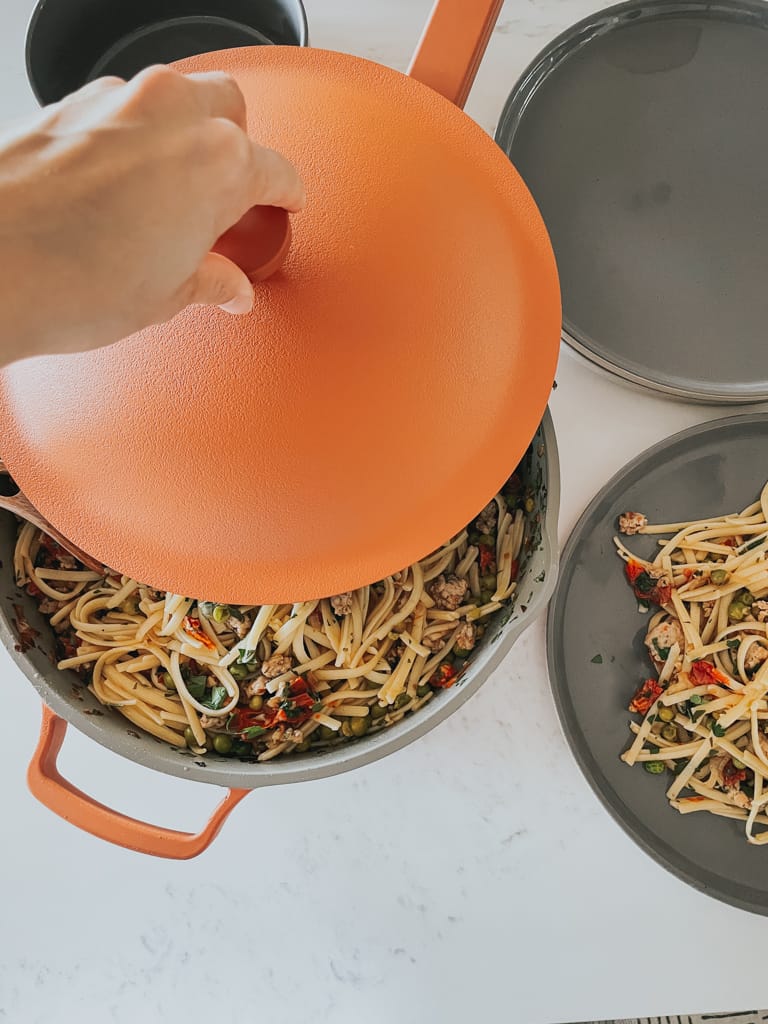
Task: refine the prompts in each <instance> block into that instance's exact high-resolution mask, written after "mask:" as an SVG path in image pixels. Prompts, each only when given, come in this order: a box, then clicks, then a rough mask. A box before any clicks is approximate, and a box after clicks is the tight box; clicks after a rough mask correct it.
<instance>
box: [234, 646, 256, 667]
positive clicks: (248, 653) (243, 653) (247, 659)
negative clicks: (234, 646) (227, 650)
mask: <svg viewBox="0 0 768 1024" xmlns="http://www.w3.org/2000/svg"><path fill="white" fill-rule="evenodd" d="M255 658H256V651H252V650H249V649H248V648H247V647H242V648H241V649H240V652H239V654H238V655H237V660H238V661H239V662H240V664H241V665H249V664H250V663H251V662H252V661H253V660H254V659H255Z"/></svg>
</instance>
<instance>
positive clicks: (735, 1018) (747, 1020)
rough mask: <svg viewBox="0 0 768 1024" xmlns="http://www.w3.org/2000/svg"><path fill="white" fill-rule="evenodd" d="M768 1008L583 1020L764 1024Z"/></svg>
mask: <svg viewBox="0 0 768 1024" xmlns="http://www.w3.org/2000/svg"><path fill="white" fill-rule="evenodd" d="M766 1021H768V1010H743V1011H742V1012H741V1013H701V1014H699V1013H693V1014H690V1015H688V1014H683V1016H682V1017H632V1018H631V1019H628V1020H605V1021H584V1024H765V1022H766Z"/></svg>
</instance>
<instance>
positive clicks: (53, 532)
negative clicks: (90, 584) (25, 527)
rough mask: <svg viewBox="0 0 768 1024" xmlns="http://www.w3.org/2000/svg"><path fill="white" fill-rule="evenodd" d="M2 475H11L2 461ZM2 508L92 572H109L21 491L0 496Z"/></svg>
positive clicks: (0, 466) (0, 467)
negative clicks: (23, 520)
mask: <svg viewBox="0 0 768 1024" xmlns="http://www.w3.org/2000/svg"><path fill="white" fill-rule="evenodd" d="M0 474H3V475H5V476H10V473H9V472H8V470H7V469H6V468H5V463H3V462H2V460H0ZM0 508H4V509H5V510H6V511H8V512H13V514H14V515H17V516H19V518H21V519H26V520H27V522H28V523H32V525H33V526H36V527H37V528H38V529H39V530H42V531H43V532H44V533H47V534H48V536H49V537H53V539H54V540H55V541H56V542H57V543H58V544H60V545H61V547H63V548H64V550H65V551H68V552H69V553H70V555H72V556H73V557H74V558H76V559H77V560H78V561H79V562H82V563H83V565H84V566H86V568H88V569H90V570H91V571H92V572H98V573H101V574H103V573H106V571H107V570H106V569H105V567H104V566H103V565H102V564H101V562H98V561H97V560H96V559H95V558H92V557H91V556H90V555H89V554H87V553H86V552H85V551H83V550H81V548H79V547H77V545H76V544H73V543H72V541H70V540H67V538H66V537H64V536H63V535H62V534H61V533H59V531H58V530H57V529H56V527H55V526H51V524H50V523H49V522H48V520H47V519H45V518H43V516H41V515H40V513H39V512H38V511H37V509H36V508H35V506H34V505H33V504H32V502H31V501H30V500H29V498H27V496H26V495H25V494H22V493H21V491H19V492H18V494H14V495H12V496H10V497H8V496H7V495H5V494H0Z"/></svg>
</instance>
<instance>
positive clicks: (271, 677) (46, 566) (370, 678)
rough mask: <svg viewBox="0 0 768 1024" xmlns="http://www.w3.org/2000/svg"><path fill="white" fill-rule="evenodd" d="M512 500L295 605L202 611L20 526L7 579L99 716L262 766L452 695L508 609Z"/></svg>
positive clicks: (513, 568)
mask: <svg viewBox="0 0 768 1024" xmlns="http://www.w3.org/2000/svg"><path fill="white" fill-rule="evenodd" d="M526 503H528V505H529V507H530V506H531V505H532V503H533V502H532V499H531V495H530V493H528V494H526V493H525V491H524V488H523V485H522V483H521V479H520V477H519V476H518V474H514V475H513V476H512V477H511V478H510V480H509V481H508V482H507V484H506V485H505V487H504V489H503V491H502V493H500V494H498V495H497V496H496V497H495V499H494V500H493V501H492V502H491V503H490V504H489V505H488V506H487V507H486V508H485V509H484V510H483V511H482V512H481V514H480V516H479V517H478V518H477V520H476V521H475V523H474V524H473V525H472V526H471V527H469V528H467V529H465V530H463V531H462V532H461V533H460V534H458V535H457V536H456V537H454V538H453V539H452V540H450V541H449V542H448V543H446V544H445V545H443V547H441V548H439V549H438V550H437V551H435V552H434V553H433V554H431V555H429V556H428V557H427V558H424V559H422V560H421V561H420V562H417V563H415V564H414V565H411V566H409V567H408V568H407V569H404V570H403V571H402V572H399V573H396V574H395V575H393V576H390V577H387V579H385V580H382V581H381V582H379V583H376V584H373V585H371V586H367V587H362V588H360V589H359V590H356V591H354V592H349V593H345V594H337V595H336V596H334V597H330V598H327V599H323V600H318V601H306V602H302V603H299V604H283V605H264V606H261V607H246V606H239V607H235V606H230V605H222V604H213V603H211V602H208V601H202V600H199V601H198V600H195V599H193V598H188V597H184V596H182V595H179V594H164V593H160V592H158V591H156V590H152V589H151V588H149V587H146V586H143V585H141V584H140V583H138V582H136V581H135V580H132V579H129V578H127V577H125V576H116V575H112V574H106V575H99V574H98V573H95V572H90V571H88V570H86V569H85V568H84V567H83V566H82V565H80V564H79V563H78V562H77V561H76V560H75V559H74V558H73V557H72V556H70V555H68V554H67V553H66V552H64V551H63V550H62V549H61V548H60V547H59V546H58V544H56V542H55V541H53V540H51V538H49V537H48V536H47V535H46V534H44V533H42V532H41V531H39V530H38V529H37V528H35V527H33V526H32V525H30V524H29V523H24V524H22V525H20V530H19V535H18V540H17V544H16V549H15V560H14V568H15V573H16V580H17V583H18V584H19V586H22V587H25V588H26V589H27V591H28V592H29V593H31V594H32V595H34V596H35V598H36V599H37V602H38V605H39V608H40V610H41V612H42V613H43V614H44V615H46V616H48V617H49V618H50V622H51V625H52V626H53V628H54V630H55V631H56V633H57V634H58V643H59V649H60V655H61V660H60V661H59V663H58V664H59V668H61V669H73V670H74V671H76V672H78V673H79V674H80V675H81V676H82V677H84V680H85V681H86V682H87V685H88V687H89V689H90V690H91V691H92V692H93V694H94V695H95V696H96V697H97V698H98V700H99V701H100V702H101V703H102V704H104V705H106V706H108V707H112V708H116V709H117V710H118V711H119V712H120V713H121V714H122V715H124V716H125V718H126V719H128V720H129V721H130V722H131V723H133V725H135V726H137V727H138V728H140V729H143V730H145V731H146V732H148V733H150V734H151V735H153V736H156V737H157V738H158V739H161V740H165V741H166V742H168V743H170V744H172V745H173V746H175V747H184V746H186V747H188V748H190V749H191V750H192V751H193V752H194V753H195V754H198V755H202V754H204V753H206V752H209V751H215V752H216V753H218V754H222V755H225V756H227V755H229V756H240V757H245V758H256V759H258V760H259V761H267V760H270V759H271V758H273V757H277V756H278V755H280V754H284V753H288V752H304V751H307V750H309V749H310V748H312V749H314V748H322V747H325V746H329V745H333V744H336V743H340V742H343V741H345V740H349V739H352V738H355V737H359V736H363V735H365V734H366V733H368V732H373V731H376V730H379V729H382V728H385V727H386V726H389V725H392V724H393V723H395V722H397V721H399V720H400V719H401V718H402V717H403V716H404V715H405V714H407V713H409V712H411V711H415V710H417V709H418V708H420V707H422V706H423V705H424V704H426V703H427V702H428V701H429V700H431V699H432V698H433V696H434V694H435V691H436V690H439V689H444V688H447V687H450V686H452V685H453V684H454V683H455V682H456V681H457V679H458V678H459V677H460V675H461V673H462V671H463V669H464V667H465V666H466V664H467V662H468V659H470V658H471V656H472V651H473V650H474V648H475V645H476V644H477V643H478V641H479V640H480V639H481V637H482V636H483V633H484V631H485V629H486V626H487V622H488V619H489V617H490V616H492V615H493V614H494V613H495V612H498V611H499V610H500V609H501V608H502V607H503V606H504V605H505V604H508V603H509V602H510V601H511V600H512V599H513V597H514V594H515V589H516V586H517V582H516V580H517V575H518V570H519V559H520V557H521V550H522V547H523V541H524V535H525V515H524V508H525V506H526Z"/></svg>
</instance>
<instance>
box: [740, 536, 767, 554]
mask: <svg viewBox="0 0 768 1024" xmlns="http://www.w3.org/2000/svg"><path fill="white" fill-rule="evenodd" d="M764 543H765V537H758V538H757V540H751V541H750V542H749V544H742V546H741V547H740V548H739V552H741V553H742V554H744V553H746V552H747V551H752V550H753V548H757V547H759V546H760V545H761V544H764Z"/></svg>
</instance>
